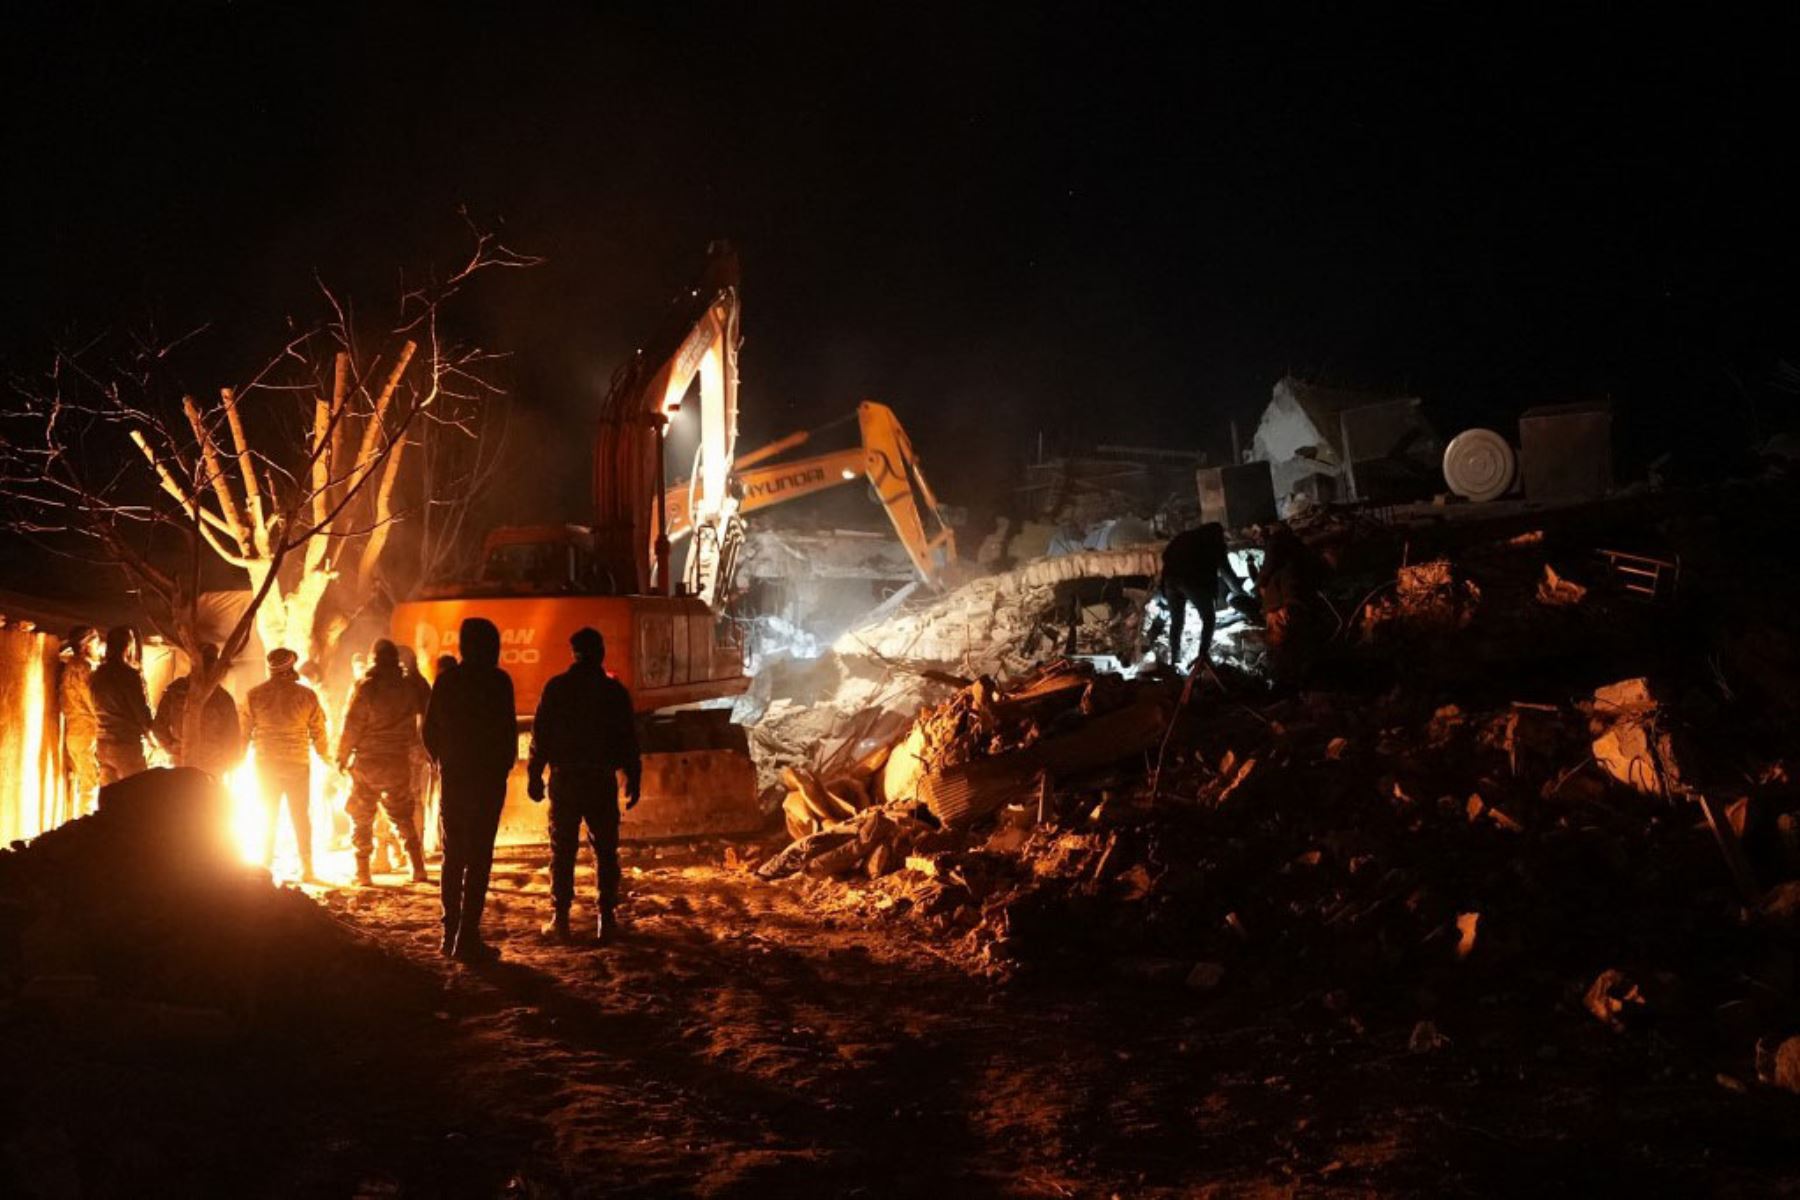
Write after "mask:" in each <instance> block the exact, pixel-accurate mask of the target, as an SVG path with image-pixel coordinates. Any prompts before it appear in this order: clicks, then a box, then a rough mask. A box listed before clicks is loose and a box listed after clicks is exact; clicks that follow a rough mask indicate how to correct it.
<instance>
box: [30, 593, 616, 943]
mask: <svg viewBox="0 0 1800 1200" xmlns="http://www.w3.org/2000/svg"><path fill="white" fill-rule="evenodd" d="M459 639H460V640H459V651H460V657H456V658H453V657H450V656H445V657H444V658H441V659H439V660H438V664H437V678H436V681H435V682H434V683H427V682H426V681H425V679H424V678H423V677H422V676H421V675H420V674H419V672H418V669H417V663H416V660H414V659H412V658H411V657H410V654H409V653H408V652H406V651H403V650H402V649H401V648H400V647H397V646H396V645H395V644H394V643H393V642H391V641H388V640H386V639H382V640H380V641H377V642H376V643H375V644H374V646H373V648H372V650H371V653H370V656H369V662H368V667H367V669H366V670H365V671H363V672H362V673H361V675H360V677H359V678H358V679H357V681H356V684H355V687H354V690H353V691H352V692H351V696H350V701H349V705H348V707H347V708H346V710H345V714H344V720H343V731H342V733H341V734H340V735H339V737H338V739H337V745H336V752H335V755H334V754H333V753H332V747H331V744H330V738H329V735H328V731H327V722H326V715H325V709H324V705H323V704H321V702H320V700H319V696H318V692H317V691H316V690H315V688H314V687H313V686H311V684H310V683H309V682H308V681H307V680H306V679H304V678H302V674H301V668H300V665H299V661H298V656H297V655H296V654H295V653H294V652H293V651H292V650H289V649H286V648H278V649H275V650H271V651H270V652H269V654H268V657H267V663H268V671H269V677H268V679H267V680H266V681H265V682H263V683H260V684H258V685H257V686H256V687H253V688H251V689H250V691H249V694H248V695H247V697H246V700H245V706H244V711H243V713H242V719H241V720H240V713H239V711H238V707H237V704H236V702H235V701H234V700H233V699H232V697H231V694H230V693H229V692H227V691H226V690H225V689H224V688H222V687H215V688H214V689H213V691H212V692H211V693H210V695H209V696H208V698H207V700H206V707H205V711H204V713H203V715H202V716H201V718H200V720H199V722H198V724H197V726H196V728H195V729H192V730H190V729H189V728H188V721H187V705H188V697H189V694H190V692H191V691H192V689H193V683H192V676H183V677H182V678H180V679H177V680H175V681H174V682H173V683H171V684H170V685H169V687H168V688H167V689H165V691H164V693H163V696H162V699H161V702H160V704H159V705H158V706H157V708H156V710H155V711H154V712H152V710H151V708H150V704H149V699H148V694H147V690H146V688H145V684H144V677H143V674H142V671H141V670H140V668H139V665H138V662H137V657H136V649H135V644H136V638H135V635H134V634H133V631H132V630H130V629H129V628H124V627H121V628H118V629H114V630H111V631H109V632H108V634H107V636H106V638H105V643H104V644H105V650H104V653H102V652H101V650H100V645H101V641H100V638H99V637H98V635H97V634H96V633H95V631H93V630H91V629H85V628H78V629H76V630H74V631H72V632H71V634H70V636H69V638H68V640H67V643H66V645H65V650H64V657H65V662H64V665H63V673H62V681H61V684H60V699H61V703H62V711H63V722H64V726H63V728H64V735H63V740H64V747H65V755H66V758H67V763H68V770H69V775H70V779H71V783H72V786H73V787H74V788H75V789H76V792H77V794H78V796H80V797H81V800H82V808H83V810H84V811H85V810H86V808H87V807H89V804H88V802H87V801H88V797H89V796H91V794H92V792H93V791H94V789H96V788H98V787H102V786H105V785H107V784H110V783H113V782H116V781H117V780H119V779H122V778H124V777H126V776H128V775H132V774H135V773H137V772H139V771H142V770H145V769H146V768H147V765H148V758H147V756H146V753H145V747H146V744H152V745H157V746H160V747H161V748H162V749H163V750H164V751H165V752H167V753H168V754H169V755H170V757H171V758H172V759H173V760H174V761H175V762H177V763H180V764H182V765H184V766H194V767H199V768H201V769H203V770H206V771H208V772H210V773H212V774H214V775H215V776H222V775H223V774H224V773H225V772H227V771H230V770H232V769H234V768H235V767H236V766H237V765H238V764H239V763H240V762H241V761H242V760H243V756H244V751H245V748H246V747H248V748H249V749H251V750H253V751H254V752H255V763H256V776H257V781H258V785H259V788H260V791H261V794H262V797H263V801H264V804H265V806H266V812H267V840H266V850H265V863H272V862H273V860H274V856H275V840H276V826H277V822H278V819H279V812H280V808H281V805H282V804H283V802H284V801H285V803H286V806H287V811H288V817H289V820H290V821H291V823H292V826H293V832H294V843H295V846H296V847H297V848H298V851H299V858H300V868H301V877H302V878H303V879H305V880H309V881H310V880H313V879H314V878H315V876H314V873H313V832H312V820H311V812H310V807H309V805H310V800H311V795H312V761H311V760H312V756H313V755H314V754H316V755H318V757H319V758H320V759H322V760H324V761H326V762H334V763H335V764H336V766H337V768H338V770H339V771H341V772H343V773H346V774H348V775H349V777H350V780H351V787H350V795H349V800H348V802H347V803H346V805H345V811H346V813H347V814H348V816H349V817H350V821H351V844H352V845H353V847H354V848H355V851H356V877H357V882H358V883H359V884H360V885H362V886H369V885H370V884H372V883H373V876H372V870H371V860H372V857H373V854H374V849H375V824H376V818H377V815H378V814H379V813H382V812H385V813H386V814H387V817H388V820H389V821H390V822H392V824H393V827H394V829H395V831H396V833H397V835H398V838H399V840H400V842H401V844H402V845H403V846H404V847H405V851H406V856H407V859H408V860H409V863H410V865H411V867H412V878H413V880H414V881H415V882H426V881H428V880H429V875H428V874H427V872H426V862H425V852H424V846H423V843H422V841H421V838H420V831H419V825H418V820H417V818H416V814H417V812H418V811H419V809H418V806H417V801H418V800H419V799H420V784H419V779H420V773H419V770H418V767H419V764H420V762H421V760H422V759H424V758H426V757H428V758H429V761H430V762H431V763H432V764H434V765H435V766H436V768H437V770H438V772H439V777H440V779H441V790H440V793H439V803H438V816H439V823H440V824H439V828H440V833H441V838H440V842H441V846H442V850H443V863H442V869H441V872H440V879H439V887H440V895H441V901H442V906H443V926H444V938H443V952H444V953H445V954H446V955H451V956H454V957H457V958H459V959H463V960H465V961H481V960H484V959H487V958H490V957H492V956H493V951H492V950H491V949H490V948H489V947H488V945H487V944H486V943H485V941H484V940H483V939H482V936H481V915H482V910H483V908H484V907H485V905H486V900H487V889H488V878H489V874H490V872H491V870H492V866H493V857H494V842H495V839H496V837H497V836H498V832H499V826H500V814H501V810H502V808H503V807H504V806H505V802H506V783H507V776H508V775H509V774H510V772H511V770H512V767H513V764H514V762H515V761H516V760H517V758H518V733H517V729H518V723H517V714H516V710H515V707H514V697H513V685H512V678H511V677H510V676H509V675H508V674H507V673H506V672H505V671H504V670H503V669H501V667H500V631H499V630H498V629H497V628H496V627H495V626H494V624H493V623H492V622H491V621H488V620H485V619H483V618H480V617H473V618H470V619H468V620H465V621H464V622H463V623H462V628H461V630H460V631H459ZM570 648H571V650H572V652H573V662H572V664H571V665H570V667H569V669H568V670H567V671H565V672H563V673H562V674H561V675H558V676H557V677H556V678H554V679H552V680H551V681H550V683H549V684H548V685H547V686H546V687H545V689H544V693H543V696H542V698H541V700H540V702H539V704H538V708H537V713H536V715H535V719H534V722H533V727H532V741H531V749H530V754H529V757H528V764H527V768H528V785H527V792H528V794H529V795H530V797H531V799H532V800H533V801H542V800H544V799H545V798H546V797H548V799H549V801H550V821H549V825H550V845H551V900H552V905H553V911H552V916H551V920H550V921H549V923H548V924H547V925H546V931H547V932H548V933H550V934H552V935H553V936H556V937H559V938H566V937H568V936H569V933H570V921H569V913H570V909H571V907H572V905H573V902H574V891H575V889H574V878H575V858H576V855H577V852H578V850H579V847H580V843H581V836H582V831H583V829H584V828H585V829H586V831H587V840H588V843H589V845H590V846H591V847H592V849H593V852H594V857H595V862H596V867H597V870H598V875H599V888H598V890H599V921H598V934H599V937H600V940H601V941H603V942H604V941H610V940H611V939H612V938H613V937H614V935H615V934H616V931H617V921H616V917H615V913H616V910H617V906H618V899H619V859H618V844H619V816H620V810H619V790H618V781H619V779H620V777H621V776H622V777H623V779H624V785H625V807H626V808H630V807H632V806H633V805H635V804H636V803H637V800H638V794H639V785H640V781H641V778H642V773H641V765H640V760H639V755H638V745H637V733H636V720H635V716H634V712H633V708H632V702H631V696H630V693H629V692H628V691H627V690H626V689H625V686H624V685H623V684H621V683H620V682H619V681H618V680H617V679H615V678H613V677H612V676H611V675H609V674H607V672H606V670H605V661H606V642H605V640H604V639H603V638H602V637H601V635H600V634H599V632H598V631H596V630H593V629H582V630H579V631H577V632H576V633H575V635H574V636H573V637H572V638H570ZM202 654H203V662H202V667H203V670H205V671H206V672H207V673H209V674H210V673H211V672H212V671H213V669H214V668H215V667H216V665H217V661H218V649H217V647H214V646H205V647H202ZM190 735H191V736H192V737H193V741H192V743H189V742H188V741H186V739H187V738H188V737H189V736H190ZM546 775H547V776H548V779H547V782H546Z"/></svg>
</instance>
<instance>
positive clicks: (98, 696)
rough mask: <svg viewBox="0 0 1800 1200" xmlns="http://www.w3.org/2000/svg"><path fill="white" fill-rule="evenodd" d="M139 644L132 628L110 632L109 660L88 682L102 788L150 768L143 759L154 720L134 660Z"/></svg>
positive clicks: (102, 663)
mask: <svg viewBox="0 0 1800 1200" xmlns="http://www.w3.org/2000/svg"><path fill="white" fill-rule="evenodd" d="M136 641H137V633H136V631H134V630H133V629H132V628H131V627H130V626H129V625H118V626H115V627H113V628H112V629H109V630H107V631H106V658H105V660H104V661H103V662H101V664H100V665H99V666H98V667H96V668H95V670H94V674H93V676H92V677H91V678H90V679H89V682H88V688H89V691H90V692H91V693H92V694H93V697H94V716H95V718H96V721H97V723H98V724H99V727H100V736H99V740H98V742H97V744H96V746H95V749H96V751H97V752H98V754H99V758H100V786H101V787H105V786H106V785H107V784H109V783H117V782H119V780H121V779H124V778H125V777H126V776H127V775H136V774H137V773H138V772H139V771H142V770H144V769H145V768H146V767H147V766H148V765H149V764H148V763H147V762H145V760H144V739H145V738H147V737H149V736H150V728H151V723H152V720H153V718H152V717H151V715H150V699H149V697H148V696H147V695H146V694H145V693H144V675H143V672H141V671H139V670H138V668H137V664H136V663H134V662H133V661H132V654H131V649H132V646H133V644H134V643H135V642H136Z"/></svg>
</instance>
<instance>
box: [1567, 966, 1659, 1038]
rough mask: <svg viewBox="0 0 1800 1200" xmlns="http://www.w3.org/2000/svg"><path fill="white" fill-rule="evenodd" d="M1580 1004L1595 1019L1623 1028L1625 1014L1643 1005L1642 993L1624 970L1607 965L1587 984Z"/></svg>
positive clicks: (1613, 1026) (1616, 1027)
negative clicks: (1585, 992)
mask: <svg viewBox="0 0 1800 1200" xmlns="http://www.w3.org/2000/svg"><path fill="white" fill-rule="evenodd" d="M1582 1004H1583V1005H1584V1006H1585V1007H1586V1008H1587V1010H1588V1012H1590V1013H1592V1014H1593V1016H1594V1019H1595V1020H1597V1021H1601V1022H1604V1023H1605V1024H1607V1025H1610V1026H1611V1027H1612V1028H1614V1029H1624V1028H1625V1019H1626V1017H1627V1015H1628V1014H1630V1013H1631V1012H1632V1011H1634V1010H1636V1009H1639V1008H1642V1007H1643V1005H1644V995H1643V993H1642V992H1640V991H1639V990H1638V985H1637V984H1636V983H1634V982H1632V980H1631V977H1630V976H1628V975H1626V974H1625V972H1623V971H1620V970H1618V969H1616V968H1613V967H1608V968H1607V969H1606V970H1604V971H1602V972H1600V974H1599V975H1597V976H1595V977H1594V982H1593V983H1591V984H1589V985H1588V990H1587V994H1586V995H1585V996H1583V997H1582Z"/></svg>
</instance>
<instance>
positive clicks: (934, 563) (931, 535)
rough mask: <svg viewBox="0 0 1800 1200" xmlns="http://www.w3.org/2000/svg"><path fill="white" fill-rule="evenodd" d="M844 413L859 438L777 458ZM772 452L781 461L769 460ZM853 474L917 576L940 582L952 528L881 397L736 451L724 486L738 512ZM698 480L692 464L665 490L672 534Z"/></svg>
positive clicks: (951, 559) (849, 479) (948, 561)
mask: <svg viewBox="0 0 1800 1200" xmlns="http://www.w3.org/2000/svg"><path fill="white" fill-rule="evenodd" d="M851 419H854V420H855V421H856V423H857V428H858V430H859V432H860V434H861V444H860V445H859V446H856V447H854V448H851V449H847V450H834V451H830V452H828V453H825V454H815V455H811V456H809V457H807V458H799V459H788V458H784V456H785V455H787V454H788V453H789V452H790V451H793V450H797V449H799V448H800V447H802V446H804V445H806V444H807V443H808V442H810V441H812V440H813V439H814V438H816V437H818V436H819V435H820V434H822V433H824V432H825V430H827V429H829V428H831V427H832V426H833V425H837V424H839V423H841V422H845V421H849V420H851ZM702 452H703V453H704V448H703V450H702ZM778 459H779V460H781V461H773V460H778ZM858 479H866V480H868V481H869V486H870V488H871V490H873V492H874V493H875V498H876V499H877V500H879V501H880V502H881V506H882V507H883V508H884V509H886V510H887V515H888V520H889V521H891V522H892V523H893V526H894V533H895V534H896V535H898V537H899V538H900V544H901V545H902V546H904V547H906V554H907V557H908V558H910V559H912V564H913V566H914V567H915V568H917V570H918V572H919V578H921V579H923V580H924V581H925V582H926V584H928V585H929V586H931V587H934V588H941V587H943V586H944V575H945V572H946V571H947V570H949V569H950V568H951V567H952V566H953V565H954V564H955V562H956V535H955V533H954V531H952V530H951V528H950V527H949V526H948V525H946V524H944V520H943V517H942V516H941V515H940V514H939V512H938V502H937V496H936V495H934V494H933V493H932V490H931V487H930V485H929V484H927V483H926V482H925V475H924V472H922V471H921V470H920V469H919V459H918V455H916V454H915V453H914V452H913V447H912V439H910V438H908V437H907V436H906V430H905V429H903V428H902V427H901V425H900V419H899V418H898V417H896V416H895V415H894V410H893V409H891V408H889V407H888V406H887V405H885V404H877V403H876V402H875V401H873V400H865V401H863V402H862V403H861V404H859V405H857V406H856V411H855V412H854V413H851V414H848V415H846V416H844V417H841V418H839V419H838V420H837V421H833V422H831V424H830V425H826V426H822V427H820V428H819V429H817V430H814V431H812V432H810V433H809V432H805V431H802V432H799V433H791V434H789V435H788V436H787V437H784V438H782V439H780V440H779V441H775V442H771V443H769V444H768V445H767V446H764V447H762V448H761V449H759V450H753V451H751V452H750V453H749V454H745V455H743V456H741V457H740V458H738V460H737V463H736V465H735V467H734V468H733V470H732V473H731V478H730V480H729V483H728V487H729V489H730V491H731V494H732V496H733V498H734V499H735V500H736V501H737V513H738V515H739V516H748V515H749V514H750V513H753V512H756V511H758V510H759V509H764V508H768V507H770V506H772V505H776V504H785V503H787V502H788V501H789V500H798V499H800V498H801V497H803V496H812V495H816V494H817V493H819V492H823V491H826V490H828V489H830V488H834V487H840V486H842V485H843V484H846V483H853V482H855V481H856V480H858ZM704 482H705V481H704V479H703V478H702V476H701V474H700V472H699V471H696V472H695V473H694V475H693V477H692V478H691V479H689V480H686V481H683V482H681V483H678V484H676V485H675V486H674V487H672V488H670V489H669V490H668V492H667V493H665V495H664V498H663V507H664V509H665V510H666V511H667V512H668V514H669V524H668V530H669V537H670V538H671V539H673V540H680V539H682V538H684V537H686V536H687V535H688V533H689V532H691V531H692V528H693V524H692V520H691V518H690V514H691V513H692V512H694V511H696V509H695V504H696V501H697V500H698V498H699V495H700V493H699V492H698V491H697V489H696V485H697V484H703V483H704Z"/></svg>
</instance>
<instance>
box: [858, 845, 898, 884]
mask: <svg viewBox="0 0 1800 1200" xmlns="http://www.w3.org/2000/svg"><path fill="white" fill-rule="evenodd" d="M898 863H899V856H898V855H897V854H895V853H894V847H893V846H891V845H888V844H885V843H884V844H882V845H880V846H877V847H875V849H873V850H871V851H870V852H869V858H868V861H867V862H865V863H864V864H863V870H864V871H866V872H867V873H868V876H869V878H870V879H880V878H881V877H882V876H883V875H887V874H889V873H891V872H892V871H893V870H894V868H895V866H896V865H897V864H898Z"/></svg>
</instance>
